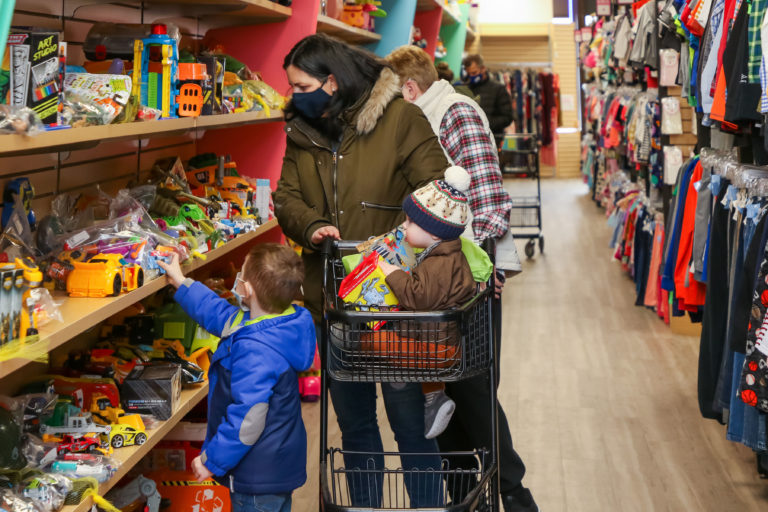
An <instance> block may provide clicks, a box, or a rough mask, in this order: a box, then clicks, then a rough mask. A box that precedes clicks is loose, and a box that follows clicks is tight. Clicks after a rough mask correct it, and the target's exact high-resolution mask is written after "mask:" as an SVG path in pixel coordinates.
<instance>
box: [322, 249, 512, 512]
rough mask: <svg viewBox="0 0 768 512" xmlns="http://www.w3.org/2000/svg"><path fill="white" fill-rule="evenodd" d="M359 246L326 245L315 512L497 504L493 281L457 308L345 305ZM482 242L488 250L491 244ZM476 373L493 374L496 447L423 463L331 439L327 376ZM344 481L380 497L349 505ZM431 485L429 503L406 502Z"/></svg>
mask: <svg viewBox="0 0 768 512" xmlns="http://www.w3.org/2000/svg"><path fill="white" fill-rule="evenodd" d="M358 244H359V242H349V241H341V242H340V241H332V240H329V239H326V242H325V244H324V246H323V320H322V328H321V332H320V350H321V359H322V362H323V366H324V371H323V372H322V376H321V427H320V429H321V431H320V482H321V492H320V494H321V496H320V500H321V510H323V511H326V512H329V511H334V512H357V511H362V510H366V511H369V512H372V511H383V510H430V511H432V512H440V511H445V512H449V511H451V512H464V511H467V512H470V511H483V512H485V511H488V512H499V511H500V508H499V484H498V470H497V467H498V462H497V461H498V434H497V430H496V421H497V420H496V415H497V412H496V407H495V405H496V380H497V367H496V364H495V359H496V354H495V351H494V349H493V347H494V344H493V340H494V336H493V334H494V328H495V325H497V324H494V319H493V318H492V304H491V301H492V300H493V296H492V291H493V283H492V282H491V281H490V280H489V282H487V283H486V286H485V287H484V289H483V290H482V291H480V292H478V294H477V295H476V296H475V297H473V298H472V300H470V301H469V302H467V303H466V304H464V305H463V306H462V307H461V308H458V309H455V310H449V311H428V312H420V311H396V310H394V309H390V308H387V307H376V308H375V310H374V308H373V307H371V308H369V309H368V310H364V309H365V306H360V305H353V304H347V303H345V302H344V301H342V300H341V299H340V298H339V295H338V291H339V286H340V284H341V281H342V279H343V278H344V276H345V269H344V265H343V262H342V257H343V256H344V255H346V254H353V253H355V252H356V250H355V247H356V246H357V245H358ZM487 250H489V251H491V252H489V254H493V243H492V242H490V243H488V244H487ZM492 279H493V277H491V280H492ZM481 374H487V375H489V379H488V381H489V386H490V396H491V401H490V402H489V404H488V408H489V409H488V414H489V416H490V417H491V420H492V421H491V425H492V430H491V439H492V440H493V441H492V446H488V447H480V448H478V449H476V450H473V451H470V452H442V453H439V454H437V455H438V456H439V457H440V459H441V464H440V467H436V468H430V469H427V470H424V469H408V468H407V467H404V464H401V462H400V456H401V455H403V453H399V452H370V453H368V452H366V453H363V452H353V451H345V450H343V449H340V448H329V447H328V398H329V397H328V378H332V379H334V380H337V381H344V382H390V383H392V382H400V383H402V382H455V381H459V380H462V379H466V378H469V377H473V376H477V375H481ZM407 455H412V456H434V455H435V454H411V453H409V454H407ZM345 456H356V457H357V460H360V457H362V460H366V464H365V467H346V466H345ZM376 460H378V461H379V463H378V464H376ZM350 484H352V485H357V486H364V485H365V486H368V489H373V493H372V494H380V495H381V497H380V500H378V499H377V500H375V501H376V502H375V503H373V505H371V504H364V505H362V506H361V504H360V503H355V502H354V501H355V499H354V497H353V496H354V495H353V492H351V491H350ZM427 486H432V487H435V488H439V489H440V491H439V496H435V499H434V506H430V507H429V508H428V509H419V508H412V507H411V504H410V499H409V496H408V493H407V492H406V487H409V488H411V489H414V488H422V489H423V488H427ZM358 489H359V488H358Z"/></svg>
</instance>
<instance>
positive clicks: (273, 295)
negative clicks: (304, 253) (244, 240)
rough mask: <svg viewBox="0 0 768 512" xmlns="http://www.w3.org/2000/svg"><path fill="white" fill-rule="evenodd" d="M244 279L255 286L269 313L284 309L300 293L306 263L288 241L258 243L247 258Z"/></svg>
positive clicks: (255, 291)
mask: <svg viewBox="0 0 768 512" xmlns="http://www.w3.org/2000/svg"><path fill="white" fill-rule="evenodd" d="M243 279H245V280H246V281H248V282H249V283H250V284H251V286H252V287H253V292H254V294H255V295H256V300H258V301H259V305H260V306H261V307H262V308H263V309H264V310H265V311H268V312H269V313H282V312H283V311H285V310H286V308H288V306H290V305H291V302H292V301H293V299H294V298H295V297H296V296H297V295H298V293H299V289H300V288H301V283H302V282H303V281H304V264H303V263H302V261H301V258H299V256H298V254H296V252H295V251H294V250H293V249H291V248H290V247H288V246H286V245H280V244H273V243H269V244H258V245H255V246H254V247H253V248H252V249H251V250H250V251H249V252H248V257H247V258H246V259H245V265H244V266H243Z"/></svg>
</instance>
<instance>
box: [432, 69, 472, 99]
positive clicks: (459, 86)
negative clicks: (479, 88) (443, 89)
mask: <svg viewBox="0 0 768 512" xmlns="http://www.w3.org/2000/svg"><path fill="white" fill-rule="evenodd" d="M435 70H436V71H437V77H438V78H439V79H440V80H445V81H446V82H448V83H449V84H451V85H453V89H454V90H455V91H456V92H457V93H459V94H463V95H464V96H466V97H468V98H472V100H474V101H478V99H480V97H479V96H476V95H474V94H473V93H472V90H471V89H470V88H469V87H467V86H466V85H464V84H463V83H461V82H456V83H454V82H453V78H454V74H453V70H452V69H451V66H449V65H448V63H447V62H438V63H437V64H435Z"/></svg>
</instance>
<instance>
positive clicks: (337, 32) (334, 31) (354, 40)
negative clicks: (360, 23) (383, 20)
mask: <svg viewBox="0 0 768 512" xmlns="http://www.w3.org/2000/svg"><path fill="white" fill-rule="evenodd" d="M317 31H318V32H322V33H323V34H328V35H329V36H334V37H338V38H339V39H341V40H343V41H346V42H348V43H350V44H367V43H375V42H376V41H379V40H380V39H381V34H377V33H375V32H370V31H368V30H363V29H361V28H355V27H352V26H349V25H347V24H346V23H342V22H341V21H339V20H337V19H334V18H329V17H328V16H323V15H322V14H321V15H319V16H318V17H317Z"/></svg>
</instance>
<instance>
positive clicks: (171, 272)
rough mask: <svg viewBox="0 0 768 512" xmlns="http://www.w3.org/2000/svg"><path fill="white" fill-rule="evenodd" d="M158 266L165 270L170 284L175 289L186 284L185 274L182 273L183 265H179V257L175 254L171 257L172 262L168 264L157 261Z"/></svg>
mask: <svg viewBox="0 0 768 512" xmlns="http://www.w3.org/2000/svg"><path fill="white" fill-rule="evenodd" d="M157 264H158V266H159V267H160V268H162V269H163V270H165V275H166V276H167V277H168V282H169V283H171V284H172V285H173V287H174V288H178V287H179V286H181V283H183V282H184V279H185V278H184V272H182V271H181V265H179V255H178V254H176V253H173V255H172V256H171V262H170V263H166V262H164V261H161V260H159V259H158V260H157Z"/></svg>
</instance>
